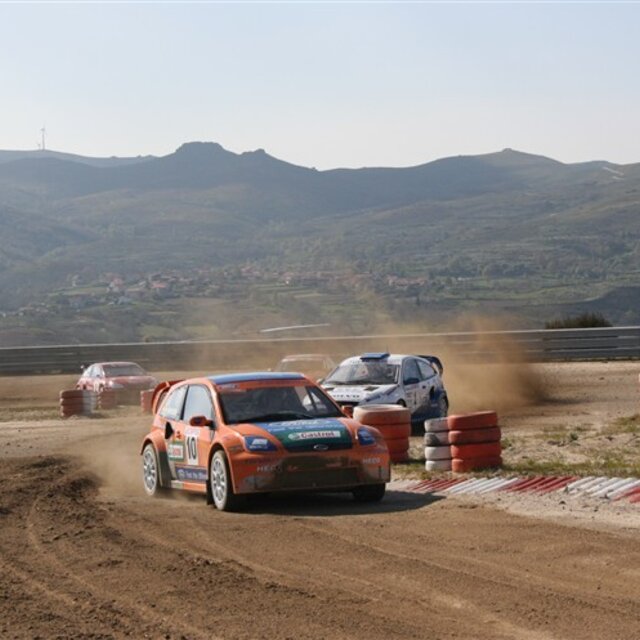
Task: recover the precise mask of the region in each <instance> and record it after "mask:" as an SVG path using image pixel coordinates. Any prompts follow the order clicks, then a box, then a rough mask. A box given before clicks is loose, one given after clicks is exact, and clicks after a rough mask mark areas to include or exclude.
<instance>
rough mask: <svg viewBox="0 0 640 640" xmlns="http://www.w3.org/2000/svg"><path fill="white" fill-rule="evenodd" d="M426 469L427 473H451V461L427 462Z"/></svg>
mask: <svg viewBox="0 0 640 640" xmlns="http://www.w3.org/2000/svg"><path fill="white" fill-rule="evenodd" d="M424 468H425V469H426V470H427V471H451V459H450V458H449V459H448V460H427V461H426V463H425V465H424Z"/></svg>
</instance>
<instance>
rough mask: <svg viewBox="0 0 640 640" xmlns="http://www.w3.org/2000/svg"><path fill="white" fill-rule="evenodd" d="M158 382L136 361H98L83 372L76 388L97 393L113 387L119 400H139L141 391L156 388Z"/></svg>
mask: <svg viewBox="0 0 640 640" xmlns="http://www.w3.org/2000/svg"><path fill="white" fill-rule="evenodd" d="M157 384H158V381H157V380H156V379H155V378H154V377H153V376H152V375H149V374H148V373H147V372H146V371H145V370H144V369H143V368H142V367H141V366H140V365H139V364H136V363H135V362H96V363H94V364H92V365H90V366H88V367H87V368H86V369H85V370H84V371H83V372H82V375H81V376H80V379H79V380H78V382H77V383H76V389H88V390H91V391H95V392H96V393H100V392H101V391H103V390H104V389H112V390H113V391H116V392H117V396H118V400H119V401H121V402H125V401H131V402H138V401H139V399H140V392H141V391H146V390H148V389H155V387H156V385H157Z"/></svg>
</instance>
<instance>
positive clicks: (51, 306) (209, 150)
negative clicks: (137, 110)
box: [0, 143, 640, 343]
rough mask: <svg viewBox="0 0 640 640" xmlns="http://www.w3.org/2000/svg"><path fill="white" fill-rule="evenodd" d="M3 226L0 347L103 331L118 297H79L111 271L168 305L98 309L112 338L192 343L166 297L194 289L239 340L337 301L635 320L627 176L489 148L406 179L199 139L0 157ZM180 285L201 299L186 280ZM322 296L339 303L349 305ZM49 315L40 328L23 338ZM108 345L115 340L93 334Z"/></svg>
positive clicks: (415, 313)
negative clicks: (127, 324)
mask: <svg viewBox="0 0 640 640" xmlns="http://www.w3.org/2000/svg"><path fill="white" fill-rule="evenodd" d="M0 224H2V229H3V233H2V235H1V236H0V311H2V312H4V313H5V314H6V317H5V318H4V319H2V322H0V338H3V340H4V341H5V342H6V343H9V342H13V341H16V340H17V341H21V342H25V341H27V342H28V341H29V340H30V339H33V340H36V341H38V340H42V339H44V340H46V341H62V340H63V339H64V337H65V335H66V334H65V335H60V332H62V333H63V334H64V332H65V331H67V330H68V332H69V334H68V335H67V338H75V337H77V335H78V334H77V333H74V330H73V327H74V326H75V325H76V324H78V325H82V326H83V327H84V329H83V331H84V333H83V334H82V335H83V339H90V338H91V336H93V335H94V333H95V336H96V339H97V338H100V337H101V335H102V334H101V333H100V332H99V331H97V329H96V330H95V331H94V333H92V331H93V329H91V326H90V325H91V324H92V323H99V322H100V320H99V319H100V317H101V316H100V309H102V312H103V315H104V313H106V311H105V309H104V308H103V306H104V305H106V304H112V306H113V305H114V304H115V302H117V301H118V300H120V301H121V300H122V299H125V301H128V299H129V298H130V296H127V295H124V294H123V295H120V296H119V298H113V297H112V298H109V297H108V296H107V297H104V296H102V297H101V296H100V295H98V293H96V291H103V290H104V291H107V285H108V284H109V282H110V279H111V280H113V278H114V277H115V278H116V279H122V280H124V285H123V291H124V292H125V293H126V290H127V289H129V288H131V287H132V286H133V285H135V283H136V282H137V281H141V280H142V281H146V282H147V287H148V288H149V287H151V280H152V278H151V275H152V274H154V273H156V274H158V273H159V274H160V275H159V276H157V278H160V280H162V275H161V274H163V273H164V274H167V273H169V272H170V273H171V274H172V275H171V277H170V278H168V280H169V281H170V283H169V284H170V286H169V288H170V290H171V296H165V297H164V298H163V296H162V295H159V294H158V295H155V293H154V296H147V297H146V298H145V297H144V296H143V300H142V301H140V302H137V301H132V302H127V304H124V303H123V309H120V308H115V307H114V308H110V309H108V315H109V316H110V317H114V318H116V319H114V320H113V321H112V325H111V326H113V327H122V326H124V325H123V323H121V322H120V320H118V318H120V317H121V316H122V314H125V315H126V314H129V315H131V313H132V308H133V310H134V313H133V315H134V316H135V323H136V325H139V327H140V330H139V331H138V332H136V331H135V330H132V331H127V332H126V335H127V338H136V337H137V338H142V339H145V338H150V339H154V338H156V337H158V336H159V335H161V334H162V335H163V336H165V335H170V336H178V337H189V336H190V335H194V334H197V333H198V331H199V329H197V328H195V325H194V327H191V325H189V324H188V323H187V322H186V321H185V319H184V313H183V310H182V309H181V307H180V304H179V302H178V301H180V300H181V299H185V300H187V299H189V300H191V299H193V298H194V296H195V297H196V298H204V299H208V300H210V301H216V304H218V303H219V304H221V305H222V307H221V308H223V309H224V314H226V315H228V316H229V317H230V318H232V317H233V316H234V315H235V316H237V317H236V318H235V319H233V318H232V319H231V320H229V321H228V322H222V321H219V322H217V323H215V324H216V327H217V328H216V331H217V332H218V334H223V333H225V332H229V331H231V330H234V329H237V328H238V327H244V328H245V329H246V330H247V331H248V330H254V329H255V328H256V327H258V326H259V324H260V321H259V320H257V319H256V318H259V317H263V318H265V317H269V318H273V319H274V321H279V320H282V321H284V322H285V323H286V322H291V323H296V322H298V321H301V320H304V319H308V318H314V319H315V318H317V317H319V316H326V314H327V313H328V311H327V310H328V309H333V310H334V311H333V312H334V313H337V312H336V311H335V309H336V308H340V309H341V312H340V318H341V322H342V324H343V326H345V327H346V329H347V330H354V331H358V330H359V328H361V327H362V326H363V322H364V323H365V324H366V322H367V320H363V318H367V317H368V315H367V313H365V312H364V309H365V307H366V306H367V305H368V304H369V303H370V301H371V300H377V301H378V303H376V307H377V309H378V311H377V313H376V314H372V315H373V316H375V318H376V321H379V320H381V321H388V320H389V319H390V318H393V319H398V320H400V321H407V322H409V321H425V319H427V318H429V319H433V318H438V319H439V320H438V321H439V322H444V321H446V318H447V317H448V316H450V315H451V314H458V313H459V312H461V311H469V312H472V313H479V312H487V313H496V312H500V313H507V314H509V315H511V316H514V317H517V318H520V320H518V322H520V323H522V324H529V325H533V324H535V323H536V322H538V323H539V322H540V313H541V311H540V310H541V309H544V313H546V314H552V313H555V312H558V313H560V312H562V313H565V312H567V311H570V310H571V309H572V308H576V309H578V308H579V309H582V308H584V307H589V306H590V305H592V306H593V307H594V308H598V310H600V311H601V310H602V309H601V307H603V306H604V307H607V315H608V316H609V317H610V318H611V320H612V321H614V322H625V323H628V322H640V309H638V308H637V306H638V305H634V304H632V302H631V301H632V300H633V296H630V295H628V291H629V287H633V286H635V285H637V284H638V276H639V275H640V165H638V164H634V165H624V166H622V165H615V164H612V163H608V162H605V161H598V162H588V163H580V164H563V163H560V162H557V161H555V160H553V159H550V158H546V157H542V156H534V155H531V154H526V153H521V152H518V151H514V150H510V149H506V150H504V151H501V152H498V153H492V154H486V155H481V156H459V157H452V158H445V159H442V160H437V161H435V162H430V163H427V164H423V165H419V166H416V167H407V168H383V167H377V168H363V169H334V170H330V171H316V170H315V169H310V168H306V167H300V166H296V165H292V164H290V163H287V162H284V161H282V160H279V159H277V158H274V157H272V156H270V155H268V154H267V153H266V152H264V151H263V150H257V151H252V152H246V153H241V154H235V153H232V152H229V151H227V150H225V149H223V148H222V147H221V146H220V145H218V144H216V143H188V144H185V145H182V146H181V147H180V148H179V149H177V150H176V152H175V153H172V154H170V155H167V156H164V157H159V158H157V157H139V158H122V159H118V158H102V159H100V158H98V159H96V158H84V157H82V156H76V155H73V154H64V153H58V152H10V151H0ZM247 270H249V271H250V272H251V273H252V274H253V275H252V276H251V277H247V276H246V273H245V272H246V271H247ZM205 272H206V275H202V274H203V273H205ZM194 273H199V274H200V276H199V277H200V278H202V279H203V280H202V282H203V284H202V286H201V291H200V290H198V289H197V287H195V289H194V287H193V286H192V287H191V288H190V285H188V284H184V283H187V282H188V281H189V278H190V274H194ZM287 273H291V274H293V276H287V275H286V274H287ZM287 277H289V280H291V277H293V280H296V281H299V282H303V286H302V287H301V288H300V290H299V291H297V292H293V293H292V291H293V289H292V288H291V283H290V282H289V284H283V283H285V281H286V279H287ZM165 280H167V278H165ZM79 282H82V283H84V285H85V286H86V288H87V289H86V290H87V291H90V292H93V293H87V294H86V295H85V296H84V297H83V298H82V299H85V305H86V306H85V307H81V308H79V307H78V305H76V306H73V305H72V308H73V309H75V312H76V316H77V318H74V317H73V316H72V315H71V316H69V314H68V309H67V306H65V304H64V301H66V302H68V301H69V300H71V301H74V300H76V299H78V295H77V294H79V293H80V292H81V291H82V288H81V287H79V284H78V283H79ZM154 286H156V287H157V288H156V289H155V290H154V291H155V292H156V293H157V292H163V291H164V290H163V289H162V288H161V287H160V285H157V284H156V285H154ZM165 288H166V287H165ZM617 291H620V292H621V293H620V294H619V295H618V294H616V292H617ZM91 295H93V296H94V297H93V298H91ZM73 296H75V298H74V297H73ZM278 296H279V297H280V298H283V296H284V298H286V300H287V303H286V304H283V302H282V299H281V300H279V301H277V300H276V298H278ZM327 296H329V298H327ZM331 296H333V297H334V298H335V296H347V299H349V300H352V301H353V304H352V306H351V309H344V308H343V307H344V306H345V305H344V304H343V303H341V302H336V300H334V299H333V298H331ZM86 299H88V302H86ZM61 300H62V301H63V302H61ZM238 301H241V302H242V304H240V302H238ZM602 301H605V302H602ZM236 303H237V304H236ZM334 303H335V304H334ZM234 304H235V305H236V307H237V311H235V310H234V309H235V307H234ZM101 305H102V306H101ZM238 305H239V306H238ZM124 307H126V308H124ZM169 307H171V309H172V311H171V314H173V315H172V317H173V320H172V321H171V322H169V321H168V320H167V317H166V310H167V309H168V308H169ZM25 308H26V311H25ZM36 308H40V309H41V311H40V312H37V313H36V312H35V311H33V310H34V309H36ZM20 309H22V312H20V311H19V310H20ZM65 310H66V311H65ZM63 311H64V313H63ZM19 313H22V315H19ZM65 313H66V314H67V315H66V316H65ZM92 314H93V315H92ZM153 314H156V315H159V316H162V317H161V318H160V320H158V322H159V323H160V325H161V326H162V327H164V329H163V330H162V331H161V332H160V333H158V331H156V330H154V331H149V330H148V327H149V326H150V325H153V326H155V325H154V322H156V321H153V322H152V321H151V320H150V315H153ZM63 317H64V318H66V320H65V321H64V322H60V323H59V325H60V329H59V331H58V332H57V333H56V332H54V334H53V335H49V334H48V337H46V338H42V336H41V334H40V333H38V332H35V333H30V332H29V331H30V328H33V326H35V325H40V326H41V327H44V326H45V325H47V323H48V326H57V323H58V321H60V319H61V318H63ZM18 318H19V320H18ZM43 318H44V319H43ZM69 318H71V319H69ZM87 318H89V320H87ZM120 319H121V318H120ZM156 320H157V318H156ZM198 322H199V323H200V325H198V326H205V325H206V322H207V320H206V318H205V319H203V318H200V319H199V320H198ZM371 322H373V320H371ZM87 324H89V326H88V327H87ZM156 324H157V323H156ZM18 326H19V327H20V328H21V330H20V331H18V332H17V333H16V327H18ZM3 327H4V329H5V330H6V331H4V333H3ZM144 327H147V329H145V328H144ZM165 329H166V331H168V332H169V333H168V334H167V333H166V332H165ZM23 330H24V331H23ZM85 330H86V331H85ZM194 332H195V333H194ZM16 335H19V336H21V337H18V338H16V337H15V336H16ZM121 336H122V332H121V329H117V330H115V332H110V333H109V332H108V335H107V336H106V339H118V338H119V337H121Z"/></svg>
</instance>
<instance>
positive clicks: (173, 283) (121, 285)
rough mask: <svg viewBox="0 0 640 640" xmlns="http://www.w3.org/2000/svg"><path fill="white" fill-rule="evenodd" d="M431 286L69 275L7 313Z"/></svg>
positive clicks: (237, 273)
mask: <svg viewBox="0 0 640 640" xmlns="http://www.w3.org/2000/svg"><path fill="white" fill-rule="evenodd" d="M428 282H429V279H428V278H426V277H418V278H407V277H400V276H397V275H385V276H380V275H374V274H371V273H353V272H349V271H291V270H287V271H281V272H277V271H268V270H264V269H261V268H260V267H259V266H256V265H245V266H242V267H229V268H226V269H194V270H190V271H189V272H187V273H186V272H183V271H179V270H167V271H157V272H153V273H149V274H146V275H140V274H139V275H137V276H135V277H134V276H125V275H123V274H118V273H104V274H102V275H101V276H100V277H98V278H97V279H96V280H95V281H88V280H87V279H86V278H85V277H83V276H82V275H80V274H74V275H72V276H70V277H69V280H68V286H67V287H65V288H63V289H59V290H57V291H54V292H52V293H50V294H49V295H48V296H47V297H46V298H44V299H41V300H39V301H37V302H33V303H31V304H29V305H27V306H24V307H21V308H20V309H17V310H15V311H4V312H1V313H0V315H2V316H3V317H7V316H11V315H17V316H34V315H48V314H50V313H57V312H59V311H60V310H61V309H63V308H67V309H69V308H70V309H73V310H82V309H89V308H92V307H101V306H105V305H134V304H137V303H141V302H158V301H162V300H170V299H179V298H215V297H224V296H225V295H227V294H229V293H232V292H234V291H237V290H238V289H240V288H243V287H246V286H250V285H263V286H271V287H273V288H274V289H276V290H281V291H286V290H287V289H288V288H291V289H294V288H310V289H316V290H322V291H327V292H332V291H336V292H338V291H340V292H344V291H345V290H346V291H353V292H355V291H360V290H364V289H374V290H376V291H378V292H384V291H385V290H386V291H387V292H392V291H396V292H407V293H409V294H416V293H417V294H419V292H420V290H421V289H423V288H424V287H425V286H426V285H427V284H428Z"/></svg>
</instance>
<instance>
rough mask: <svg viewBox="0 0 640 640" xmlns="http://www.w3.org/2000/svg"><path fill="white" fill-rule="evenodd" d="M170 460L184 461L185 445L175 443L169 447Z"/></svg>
mask: <svg viewBox="0 0 640 640" xmlns="http://www.w3.org/2000/svg"><path fill="white" fill-rule="evenodd" d="M167 456H168V457H169V460H184V443H182V442H173V443H171V444H168V445H167Z"/></svg>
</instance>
